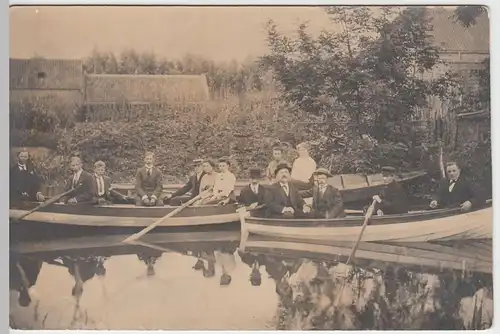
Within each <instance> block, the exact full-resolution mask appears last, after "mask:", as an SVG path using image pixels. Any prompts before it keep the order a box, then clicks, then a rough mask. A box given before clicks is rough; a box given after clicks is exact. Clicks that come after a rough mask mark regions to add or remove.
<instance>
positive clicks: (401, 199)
mask: <svg viewBox="0 0 500 334" xmlns="http://www.w3.org/2000/svg"><path fill="white" fill-rule="evenodd" d="M382 176H383V178H384V181H385V183H386V186H385V188H384V189H382V191H381V192H380V194H379V195H375V196H373V199H374V200H376V201H377V203H375V212H376V213H377V215H379V216H381V215H384V214H391V215H396V214H403V213H408V210H409V204H408V196H407V195H406V191H405V190H404V188H403V186H401V184H399V183H398V182H396V179H395V178H396V169H395V168H394V167H391V166H384V167H382Z"/></svg>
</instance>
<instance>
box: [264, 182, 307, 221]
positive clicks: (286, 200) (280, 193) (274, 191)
mask: <svg viewBox="0 0 500 334" xmlns="http://www.w3.org/2000/svg"><path fill="white" fill-rule="evenodd" d="M288 192H289V196H286V193H285V191H284V190H283V188H282V187H281V184H280V183H279V182H276V183H274V184H273V185H271V186H269V187H268V190H267V191H266V193H265V195H264V201H265V204H266V207H267V210H266V213H267V216H268V217H282V215H283V214H282V211H283V209H284V208H285V207H292V208H293V210H294V211H295V213H294V216H301V215H303V211H302V209H303V207H304V204H305V202H304V199H303V198H302V197H301V196H300V194H299V192H298V190H297V189H296V188H295V187H294V186H293V185H292V184H291V183H288Z"/></svg>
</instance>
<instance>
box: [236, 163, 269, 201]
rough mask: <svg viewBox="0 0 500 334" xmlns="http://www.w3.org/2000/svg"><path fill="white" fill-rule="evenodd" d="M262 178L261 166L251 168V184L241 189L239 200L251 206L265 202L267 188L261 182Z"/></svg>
mask: <svg viewBox="0 0 500 334" xmlns="http://www.w3.org/2000/svg"><path fill="white" fill-rule="evenodd" d="M261 178H262V175H261V171H260V169H259V168H252V169H250V184H249V185H247V186H245V187H244V188H243V189H241V192H240V195H239V196H238V202H239V203H240V204H243V205H245V206H249V207H250V208H255V207H257V206H258V205H262V204H264V191H265V188H264V187H263V186H261V185H260V184H259V182H260V180H261Z"/></svg>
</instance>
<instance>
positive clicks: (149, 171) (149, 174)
mask: <svg viewBox="0 0 500 334" xmlns="http://www.w3.org/2000/svg"><path fill="white" fill-rule="evenodd" d="M148 176H151V169H150V168H148Z"/></svg>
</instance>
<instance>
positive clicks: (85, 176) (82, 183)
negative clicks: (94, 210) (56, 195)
mask: <svg viewBox="0 0 500 334" xmlns="http://www.w3.org/2000/svg"><path fill="white" fill-rule="evenodd" d="M73 175H74V174H73ZM73 175H71V176H70V177H69V179H68V180H67V181H66V187H65V188H64V191H68V190H70V189H71V188H73ZM74 188H77V190H76V191H75V192H73V193H72V194H70V195H69V196H66V197H64V198H63V199H62V200H63V201H64V202H65V203H67V202H68V200H69V199H70V198H75V199H76V201H77V202H92V201H93V200H94V194H95V193H96V191H95V190H94V178H93V177H92V174H90V173H88V172H86V171H84V170H82V173H81V174H80V178H79V179H78V181H77V182H76V187H74Z"/></svg>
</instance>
